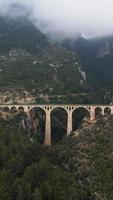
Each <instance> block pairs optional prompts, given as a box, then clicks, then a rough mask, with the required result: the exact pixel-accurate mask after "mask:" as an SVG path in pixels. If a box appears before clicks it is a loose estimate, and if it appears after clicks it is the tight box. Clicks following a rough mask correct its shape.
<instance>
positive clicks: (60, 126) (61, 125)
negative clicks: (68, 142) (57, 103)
mask: <svg viewBox="0 0 113 200" xmlns="http://www.w3.org/2000/svg"><path fill="white" fill-rule="evenodd" d="M66 134H67V111H66V110H65V109H64V108H61V107H58V108H54V109H53V110H52V112H51V141H52V143H53V144H54V143H56V142H58V141H60V140H61V139H62V138H63V137H64V136H65V135H66Z"/></svg>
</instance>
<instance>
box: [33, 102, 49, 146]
mask: <svg viewBox="0 0 113 200" xmlns="http://www.w3.org/2000/svg"><path fill="white" fill-rule="evenodd" d="M29 115H30V119H31V124H32V127H33V129H32V130H31V132H32V134H36V138H37V139H38V140H39V142H40V143H44V138H45V124H46V112H45V110H44V109H43V107H41V106H33V107H32V108H30V110H29Z"/></svg>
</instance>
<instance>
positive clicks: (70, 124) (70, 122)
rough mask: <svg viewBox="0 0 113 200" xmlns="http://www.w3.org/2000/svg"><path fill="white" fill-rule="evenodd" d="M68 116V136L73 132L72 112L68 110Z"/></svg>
mask: <svg viewBox="0 0 113 200" xmlns="http://www.w3.org/2000/svg"><path fill="white" fill-rule="evenodd" d="M67 114H68V116H67V135H70V133H71V131H72V110H68V111H67Z"/></svg>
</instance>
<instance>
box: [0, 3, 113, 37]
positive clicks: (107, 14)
mask: <svg viewBox="0 0 113 200" xmlns="http://www.w3.org/2000/svg"><path fill="white" fill-rule="evenodd" d="M16 4H17V5H18V6H19V7H18V8H17V7H16V8H15V5H16ZM12 5H13V6H12ZM112 9H113V0H0V15H1V16H8V17H12V18H13V17H14V18H15V17H18V16H23V15H27V17H28V19H29V20H31V21H32V22H33V23H34V24H35V25H36V26H37V27H38V28H39V29H40V30H41V31H42V32H44V33H46V34H48V35H49V36H51V37H53V38H55V39H56V38H57V39H62V38H75V37H78V35H83V36H84V37H86V38H90V37H91V38H92V37H101V36H106V35H112V34H113V10H112Z"/></svg>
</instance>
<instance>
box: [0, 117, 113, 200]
mask: <svg viewBox="0 0 113 200" xmlns="http://www.w3.org/2000/svg"><path fill="white" fill-rule="evenodd" d="M18 122H19V121H17V120H16V122H15V121H14V120H10V121H9V122H5V121H3V120H1V121H0V124H1V126H0V177H1V178H0V199H1V200H6V199H7V200H13V199H14V200H42V199H43V200H47V199H48V200H52V199H54V200H67V199H69V200H86V199H87V200H88V199H89V200H105V199H106V200H112V199H113V190H112V188H113V167H112V166H113V148H112V146H113V116H110V117H106V118H100V119H98V120H97V121H96V123H95V124H94V125H92V126H87V124H85V125H84V126H83V127H81V129H80V131H79V134H74V135H73V136H70V137H68V138H64V139H63V140H62V141H61V142H60V143H59V144H56V145H55V146H53V147H43V146H41V145H39V143H38V142H37V139H34V142H33V143H32V141H30V140H29V137H27V136H26V134H27V133H26V131H24V130H23V129H21V128H20V126H19V124H18ZM36 138H37V136H36Z"/></svg>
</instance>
